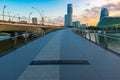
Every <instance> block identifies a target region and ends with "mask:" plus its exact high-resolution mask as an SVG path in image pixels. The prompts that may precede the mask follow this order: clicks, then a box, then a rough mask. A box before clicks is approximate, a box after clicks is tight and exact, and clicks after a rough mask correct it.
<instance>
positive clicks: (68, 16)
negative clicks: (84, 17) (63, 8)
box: [67, 4, 73, 26]
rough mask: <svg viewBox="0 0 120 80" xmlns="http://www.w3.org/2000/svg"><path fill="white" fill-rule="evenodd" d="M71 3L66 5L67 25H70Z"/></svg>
mask: <svg viewBox="0 0 120 80" xmlns="http://www.w3.org/2000/svg"><path fill="white" fill-rule="evenodd" d="M72 13H73V9H72V4H68V5H67V26H72Z"/></svg>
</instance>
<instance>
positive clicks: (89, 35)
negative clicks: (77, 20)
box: [88, 31, 91, 40]
mask: <svg viewBox="0 0 120 80" xmlns="http://www.w3.org/2000/svg"><path fill="white" fill-rule="evenodd" d="M88 35H89V40H91V36H90V31H88Z"/></svg>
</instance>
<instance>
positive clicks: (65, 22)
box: [64, 14, 68, 27]
mask: <svg viewBox="0 0 120 80" xmlns="http://www.w3.org/2000/svg"><path fill="white" fill-rule="evenodd" d="M67 20H68V19H67V14H66V15H65V17H64V27H67V25H68V23H67Z"/></svg>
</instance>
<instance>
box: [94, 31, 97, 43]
mask: <svg viewBox="0 0 120 80" xmlns="http://www.w3.org/2000/svg"><path fill="white" fill-rule="evenodd" d="M94 37H95V42H96V43H97V36H96V31H94Z"/></svg>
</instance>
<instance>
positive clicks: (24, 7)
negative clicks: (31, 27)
mask: <svg viewBox="0 0 120 80" xmlns="http://www.w3.org/2000/svg"><path fill="white" fill-rule="evenodd" d="M68 3H72V4H73V15H74V19H75V20H80V21H81V23H89V24H91V25H94V24H96V23H97V21H98V20H99V14H100V9H101V7H107V8H108V9H109V11H110V15H112V16H115V15H117V16H120V15H119V11H120V9H119V5H120V1H119V0H0V14H2V9H3V6H4V5H6V6H7V7H6V9H5V11H6V12H8V11H9V12H10V15H12V16H14V15H16V14H19V15H20V16H21V17H22V16H26V17H28V14H29V13H30V12H32V13H33V14H32V15H31V17H39V13H38V12H37V11H36V10H35V9H32V7H35V8H38V9H39V10H40V11H41V10H43V12H44V16H47V17H49V18H59V19H61V20H62V21H63V20H64V15H65V14H66V12H67V4H68ZM111 4H112V5H111ZM113 8H114V10H113ZM115 9H116V10H115ZM6 14H7V13H6Z"/></svg>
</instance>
